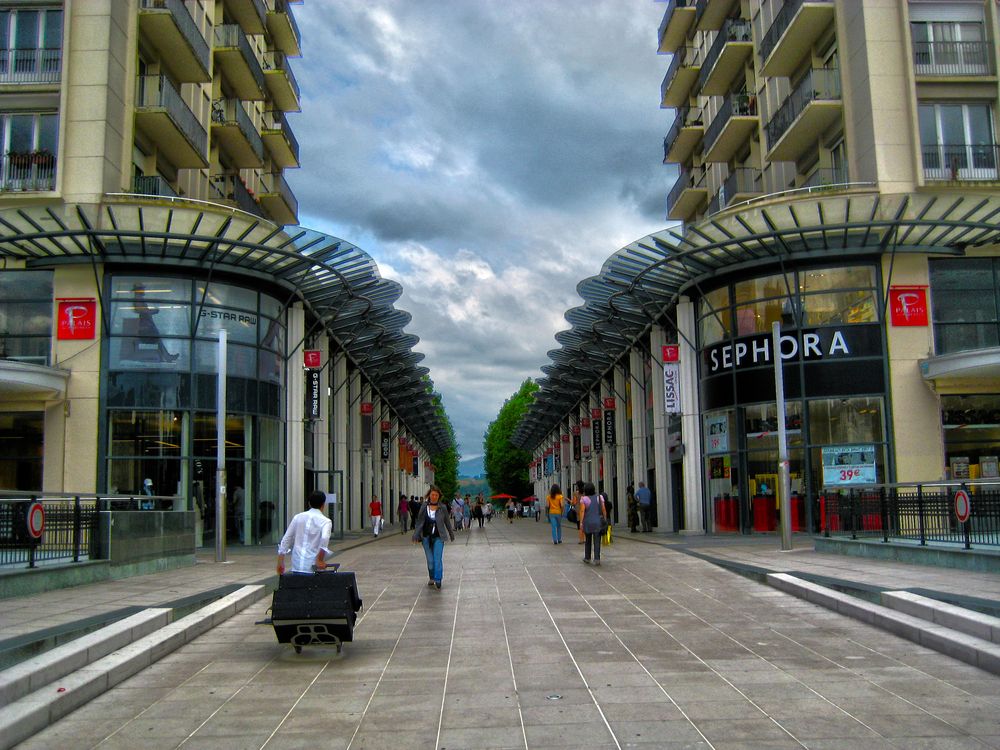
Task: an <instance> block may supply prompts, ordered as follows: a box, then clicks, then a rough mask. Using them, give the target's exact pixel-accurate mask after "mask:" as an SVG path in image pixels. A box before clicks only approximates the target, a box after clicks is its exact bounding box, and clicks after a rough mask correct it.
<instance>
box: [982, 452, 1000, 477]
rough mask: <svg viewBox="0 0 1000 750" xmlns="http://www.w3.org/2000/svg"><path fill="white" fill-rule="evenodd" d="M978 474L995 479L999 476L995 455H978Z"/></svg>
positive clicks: (999, 467)
mask: <svg viewBox="0 0 1000 750" xmlns="http://www.w3.org/2000/svg"><path fill="white" fill-rule="evenodd" d="M979 476H980V477H982V478H983V479H996V478H997V477H1000V461H998V460H997V457H996V456H980V457H979Z"/></svg>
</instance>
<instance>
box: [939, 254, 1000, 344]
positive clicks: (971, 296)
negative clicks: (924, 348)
mask: <svg viewBox="0 0 1000 750" xmlns="http://www.w3.org/2000/svg"><path fill="white" fill-rule="evenodd" d="M998 271H1000V267H998V266H997V264H996V262H995V261H994V259H992V258H958V259H954V260H934V261H931V262H930V281H931V303H932V309H933V319H934V350H935V352H936V353H938V354H947V353H949V352H958V351H969V350H972V349H983V348H988V347H994V346H997V345H998V343H1000V325H998V322H1000V316H998V306H997V293H996V289H997V281H996V279H997V272H998Z"/></svg>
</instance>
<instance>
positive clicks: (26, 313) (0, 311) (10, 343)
mask: <svg viewBox="0 0 1000 750" xmlns="http://www.w3.org/2000/svg"><path fill="white" fill-rule="evenodd" d="M52 303H53V298H52V272H51V271H4V272H0V359H12V360H17V361H20V362H31V363H33V364H40V365H47V364H48V363H49V357H50V352H51V349H52Z"/></svg>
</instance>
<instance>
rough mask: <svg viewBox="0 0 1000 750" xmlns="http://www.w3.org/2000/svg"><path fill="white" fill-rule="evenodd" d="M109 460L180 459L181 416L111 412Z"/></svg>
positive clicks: (166, 413)
mask: <svg viewBox="0 0 1000 750" xmlns="http://www.w3.org/2000/svg"><path fill="white" fill-rule="evenodd" d="M109 421H110V425H109V434H110V439H111V446H110V450H109V451H108V455H110V456H140V457H143V458H167V457H171V456H172V457H180V455H181V413H180V412H176V411H158V412H142V411H112V412H111V413H110V420H109Z"/></svg>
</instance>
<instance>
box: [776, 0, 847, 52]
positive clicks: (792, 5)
mask: <svg viewBox="0 0 1000 750" xmlns="http://www.w3.org/2000/svg"><path fill="white" fill-rule="evenodd" d="M806 2H807V0H785V4H784V5H783V6H781V10H779V11H778V12H777V14H776V15H775V16H774V21H773V22H772V23H771V26H770V27H769V28H768V30H767V31H766V32H764V36H763V37H762V38H761V40H760V59H761V60H767V58H768V57H770V55H771V52H773V51H774V48H775V47H776V46H778V42H779V41H781V37H782V36H783V35H784V33H785V30H786V29H787V28H788V26H789V24H791V22H792V19H794V18H795V14H796V13H798V12H799V8H801V7H802V6H803V4H805V3H806ZM808 2H830V0H808Z"/></svg>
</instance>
